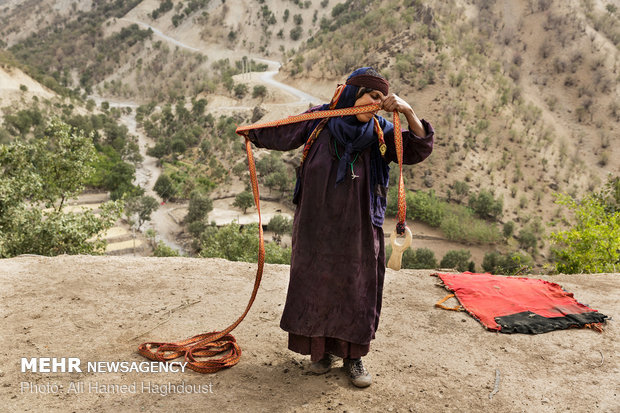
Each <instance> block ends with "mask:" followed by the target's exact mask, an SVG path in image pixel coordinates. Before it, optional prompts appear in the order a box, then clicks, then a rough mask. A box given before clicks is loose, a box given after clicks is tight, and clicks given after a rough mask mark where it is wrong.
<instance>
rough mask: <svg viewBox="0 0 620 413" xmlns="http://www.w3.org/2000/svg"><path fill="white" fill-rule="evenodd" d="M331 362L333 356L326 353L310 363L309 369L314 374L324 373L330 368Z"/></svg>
mask: <svg viewBox="0 0 620 413" xmlns="http://www.w3.org/2000/svg"><path fill="white" fill-rule="evenodd" d="M333 362H334V356H332V355H331V354H329V353H326V354H325V355H324V356H323V358H322V359H321V360H319V361H314V362H312V363H311V364H310V371H311V372H312V373H314V374H325V373H327V372H328V371H330V370H331V369H332V363H333Z"/></svg>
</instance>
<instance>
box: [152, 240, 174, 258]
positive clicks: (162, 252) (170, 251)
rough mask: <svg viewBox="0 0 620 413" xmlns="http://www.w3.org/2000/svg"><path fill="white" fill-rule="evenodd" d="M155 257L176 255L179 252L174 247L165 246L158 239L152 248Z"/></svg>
mask: <svg viewBox="0 0 620 413" xmlns="http://www.w3.org/2000/svg"><path fill="white" fill-rule="evenodd" d="M153 256H155V257H178V256H179V253H178V251H177V250H175V249H174V248H171V247H169V246H167V245H166V244H165V243H164V242H163V241H159V242H158V243H157V246H156V247H155V249H154V250H153Z"/></svg>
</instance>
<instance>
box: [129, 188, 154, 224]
mask: <svg viewBox="0 0 620 413" xmlns="http://www.w3.org/2000/svg"><path fill="white" fill-rule="evenodd" d="M157 208H159V203H158V202H157V200H156V199H155V198H153V197H152V196H149V195H138V196H133V197H131V198H129V199H127V201H125V214H126V215H127V217H128V218H129V219H130V220H131V219H132V217H133V216H136V217H137V219H136V221H135V222H136V224H137V228H138V230H140V228H141V227H142V225H143V224H144V223H145V222H146V221H150V220H151V214H152V213H153V212H154V211H156V210H157Z"/></svg>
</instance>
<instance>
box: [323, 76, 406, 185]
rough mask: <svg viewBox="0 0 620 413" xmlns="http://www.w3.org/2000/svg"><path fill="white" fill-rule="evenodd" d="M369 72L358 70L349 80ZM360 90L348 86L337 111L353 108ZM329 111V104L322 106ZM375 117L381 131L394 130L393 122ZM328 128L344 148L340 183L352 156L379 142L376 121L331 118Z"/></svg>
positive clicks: (343, 117)
mask: <svg viewBox="0 0 620 413" xmlns="http://www.w3.org/2000/svg"><path fill="white" fill-rule="evenodd" d="M369 70H373V69H372V68H370V67H362V68H359V69H356V70H355V71H353V73H351V75H349V77H348V78H347V80H349V79H351V78H352V77H354V76H358V75H363V74H365V73H367V72H368V71H369ZM373 71H374V70H373ZM359 89H360V87H359V86H354V85H346V86H345V88H344V90H343V91H342V94H341V95H340V98H339V99H338V102H337V104H336V107H335V109H341V108H348V107H353V106H354V105H355V101H356V100H357V99H356V96H357V92H358V91H359ZM327 109H329V104H326V105H323V106H321V108H320V109H319V110H327ZM375 117H376V118H377V120H378V121H379V126H380V127H381V129H383V133H388V132H389V131H390V130H392V129H393V127H394V126H393V125H392V123H391V122H388V121H387V120H386V119H385V118H383V117H381V116H378V115H375ZM327 127H328V128H329V131H330V133H331V134H332V136H333V137H334V138H335V139H336V142H338V143H339V144H340V145H342V146H344V154H343V155H342V157H341V158H340V162H339V163H338V172H337V174H336V183H340V182H342V181H343V180H344V178H345V176H346V172H347V167H348V165H349V164H350V163H351V159H352V155H353V154H354V153H355V152H361V151H363V150H364V149H366V148H368V147H370V146H371V145H372V144H373V143H375V142H377V138H378V137H377V135H376V133H375V128H374V121H373V120H372V119H370V121H368V122H366V123H362V122H360V121H359V120H358V119H357V117H356V116H354V115H352V116H342V117H339V118H330V119H329V121H328V122H327Z"/></svg>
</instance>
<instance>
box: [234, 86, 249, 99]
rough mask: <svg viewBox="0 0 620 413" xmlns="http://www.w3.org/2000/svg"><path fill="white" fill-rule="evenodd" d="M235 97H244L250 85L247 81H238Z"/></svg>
mask: <svg viewBox="0 0 620 413" xmlns="http://www.w3.org/2000/svg"><path fill="white" fill-rule="evenodd" d="M234 91H235V97H236V98H237V99H243V98H244V97H245V95H247V93H248V85H246V84H245V83H237V84H236V85H235V88H234Z"/></svg>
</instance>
